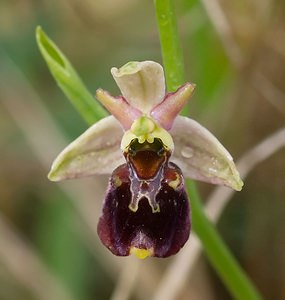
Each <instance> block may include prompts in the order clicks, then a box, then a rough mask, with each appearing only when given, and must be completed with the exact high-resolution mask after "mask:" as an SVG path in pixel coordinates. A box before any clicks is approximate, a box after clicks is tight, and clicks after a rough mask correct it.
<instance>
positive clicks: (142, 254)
mask: <svg viewBox="0 0 285 300" xmlns="http://www.w3.org/2000/svg"><path fill="white" fill-rule="evenodd" d="M130 253H131V254H134V255H135V256H136V257H137V258H139V259H145V258H146V257H148V256H152V255H153V249H152V248H150V249H140V248H137V247H131V250H130Z"/></svg>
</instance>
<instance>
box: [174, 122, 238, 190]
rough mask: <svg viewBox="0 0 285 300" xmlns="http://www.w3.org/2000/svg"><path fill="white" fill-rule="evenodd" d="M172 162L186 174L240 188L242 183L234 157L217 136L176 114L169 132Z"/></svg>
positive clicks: (194, 177)
mask: <svg viewBox="0 0 285 300" xmlns="http://www.w3.org/2000/svg"><path fill="white" fill-rule="evenodd" d="M170 133H171V135H172V137H173V140H174V145H175V150H174V153H173V156H172V159H171V161H174V162H175V163H176V164H177V165H178V166H179V167H180V168H181V169H182V171H183V174H184V175H185V176H186V177H189V178H192V179H197V180H201V181H205V182H209V183H213V184H222V185H226V186H229V187H231V188H233V189H235V190H237V191H240V190H241V189H242V186H243V182H242V180H241V179H240V176H239V173H238V171H237V169H236V166H235V164H234V162H233V158H232V157H231V155H230V154H229V152H228V151H227V150H226V149H225V148H224V146H223V145H222V144H221V143H220V142H219V141H218V139H217V138H216V137H215V136H214V135H213V134H212V133H210V132H209V131H208V130H207V129H206V128H205V127H203V126H202V125H200V124H199V123H198V122H196V121H194V120H192V119H190V118H186V117H182V116H178V117H177V118H176V120H175V122H174V124H173V127H172V129H171V131H170Z"/></svg>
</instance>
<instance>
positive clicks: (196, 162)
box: [49, 61, 243, 258]
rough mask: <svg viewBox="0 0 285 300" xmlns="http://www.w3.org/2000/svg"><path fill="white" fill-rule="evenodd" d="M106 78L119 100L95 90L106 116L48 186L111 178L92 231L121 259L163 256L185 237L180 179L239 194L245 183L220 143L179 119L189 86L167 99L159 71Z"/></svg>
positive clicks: (64, 155)
mask: <svg viewBox="0 0 285 300" xmlns="http://www.w3.org/2000/svg"><path fill="white" fill-rule="evenodd" d="M111 73H112V75H113V77H114V79H115V81H116V83H117V85H118V87H119V88H120V90H121V93H122V96H119V97H113V96H111V95H110V94H109V93H108V92H106V91H104V90H102V89H98V90H97V92H96V98H97V99H98V100H99V101H100V102H101V104H102V105H103V106H105V108H106V109H107V110H108V111H109V112H110V113H111V114H112V115H111V116H108V117H106V118H104V119H102V120H100V121H99V122H97V123H96V124H94V125H93V126H92V127H90V128H89V129H88V130H87V131H86V132H84V133H83V134H82V135H81V136H79V137H78V138H77V139H76V140H75V141H74V142H72V143H71V144H70V145H69V146H67V147H66V148H65V149H64V150H63V151H62V152H61V153H60V154H59V156H58V157H57V158H56V159H55V161H54V163H53V165H52V167H51V171H50V173H49V179H50V180H53V181H59V180H64V179H72V178H78V177H84V176H93V175H97V174H111V177H110V180H109V185H108V188H107V193H106V198H105V201H104V206H103V212H102V215H101V217H100V220H99V224H98V235H99V237H100V239H101V241H102V243H103V244H104V245H105V246H106V247H107V248H108V249H109V250H110V251H111V252H112V253H113V254H115V255H119V256H127V255H129V254H132V253H133V254H135V255H136V256H137V257H139V258H145V257H147V256H156V257H167V256H170V255H173V254H175V253H177V252H178V251H179V250H180V249H181V248H182V247H183V245H184V244H185V243H186V241H187V240H188V237H189V233H190V227H191V222H190V210H189V201H188V196H187V194H186V191H185V187H184V176H185V177H189V178H192V179H197V180H202V181H205V182H209V183H213V184H222V185H226V186H229V187H231V188H233V189H235V190H238V191H239V190H241V188H242V185H243V183H242V181H241V179H240V176H239V173H238V171H237V169H236V167H235V164H234V162H233V159H232V157H231V155H230V154H229V153H228V151H227V150H226V149H225V148H224V147H223V146H222V145H221V143H220V142H219V141H218V140H217V139H216V138H215V137H214V136H213V135H212V134H211V133H210V132H209V131H208V130H207V129H206V128H204V127H203V126H201V125H200V124H199V123H197V122H196V121H194V120H192V119H190V118H186V117H182V116H179V113H180V111H181V110H182V108H183V106H184V105H185V104H186V102H187V100H188V99H189V98H190V96H191V95H192V93H193V90H194V88H195V85H194V84H191V83H186V84H184V85H183V86H181V87H180V88H178V90H177V91H175V92H174V93H166V92H165V89H166V88H165V79H164V72H163V68H162V66H161V65H160V64H158V63H156V62H152V61H144V62H129V63H127V64H126V65H124V66H123V67H121V68H120V69H117V68H112V69H111Z"/></svg>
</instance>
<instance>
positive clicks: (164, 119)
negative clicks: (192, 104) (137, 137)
mask: <svg viewBox="0 0 285 300" xmlns="http://www.w3.org/2000/svg"><path fill="white" fill-rule="evenodd" d="M195 86H196V85H195V84H193V83H189V82H187V83H185V84H184V85H182V86H181V87H180V88H178V89H177V91H175V92H173V93H168V94H167V95H166V96H165V98H164V99H163V101H162V102H161V103H159V104H158V105H157V106H155V107H154V108H153V109H152V111H151V113H150V115H151V116H152V117H153V118H154V119H155V120H156V121H157V122H158V123H159V124H160V125H161V126H162V127H163V128H164V129H166V130H170V129H171V127H172V125H173V122H174V120H175V118H176V117H177V116H178V115H179V113H180V112H181V110H182V108H183V107H184V106H185V104H186V103H187V101H188V100H189V98H190V97H191V96H192V94H193V91H194V89H195Z"/></svg>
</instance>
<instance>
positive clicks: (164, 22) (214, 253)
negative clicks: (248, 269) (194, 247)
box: [154, 0, 261, 300]
mask: <svg viewBox="0 0 285 300" xmlns="http://www.w3.org/2000/svg"><path fill="white" fill-rule="evenodd" d="M154 3H155V9H156V16H157V24H158V30H159V35H160V40H161V48H162V56H163V61H164V65H165V72H166V81H167V86H168V89H169V91H173V90H174V88H176V87H177V85H178V86H179V85H182V84H183V83H184V72H183V71H182V70H181V66H183V56H182V52H181V50H179V49H181V46H180V42H179V38H178V36H179V35H178V29H177V25H176V17H175V12H174V5H173V1H172V0H155V1H154ZM173 49H176V51H174V50H173ZM183 113H184V114H185V111H184V112H183ZM186 184H187V190H188V194H189V197H190V199H191V205H192V216H193V217H192V219H193V229H194V231H195V232H196V233H197V235H198V236H199V239H200V240H201V242H202V245H203V249H204V251H205V254H206V255H207V257H208V259H209V261H210V262H211V264H212V266H213V267H214V269H215V270H216V272H217V273H218V274H219V276H220V277H221V279H222V280H223V282H224V284H225V285H226V286H227V288H228V289H229V291H230V293H231V294H232V295H233V296H234V297H235V298H236V299H240V300H244V299H248V300H250V299H252V300H257V299H261V296H260V295H259V293H258V292H257V291H256V289H255V287H254V286H253V284H252V283H251V281H250V280H249V279H248V278H247V276H246V274H245V273H244V271H243V270H242V269H241V267H240V266H239V264H238V262H237V261H236V259H235V258H234V257H233V255H232V254H231V252H230V251H229V249H228V248H227V246H226V245H225V243H224V242H223V240H222V239H221V237H220V236H219V234H218V232H217V230H216V229H215V227H214V225H213V224H212V223H211V222H210V221H209V220H208V219H207V217H206V215H205V213H204V210H203V205H202V202H201V199H200V196H199V194H198V191H197V188H196V186H195V184H194V183H193V182H191V181H187V183H186Z"/></svg>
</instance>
